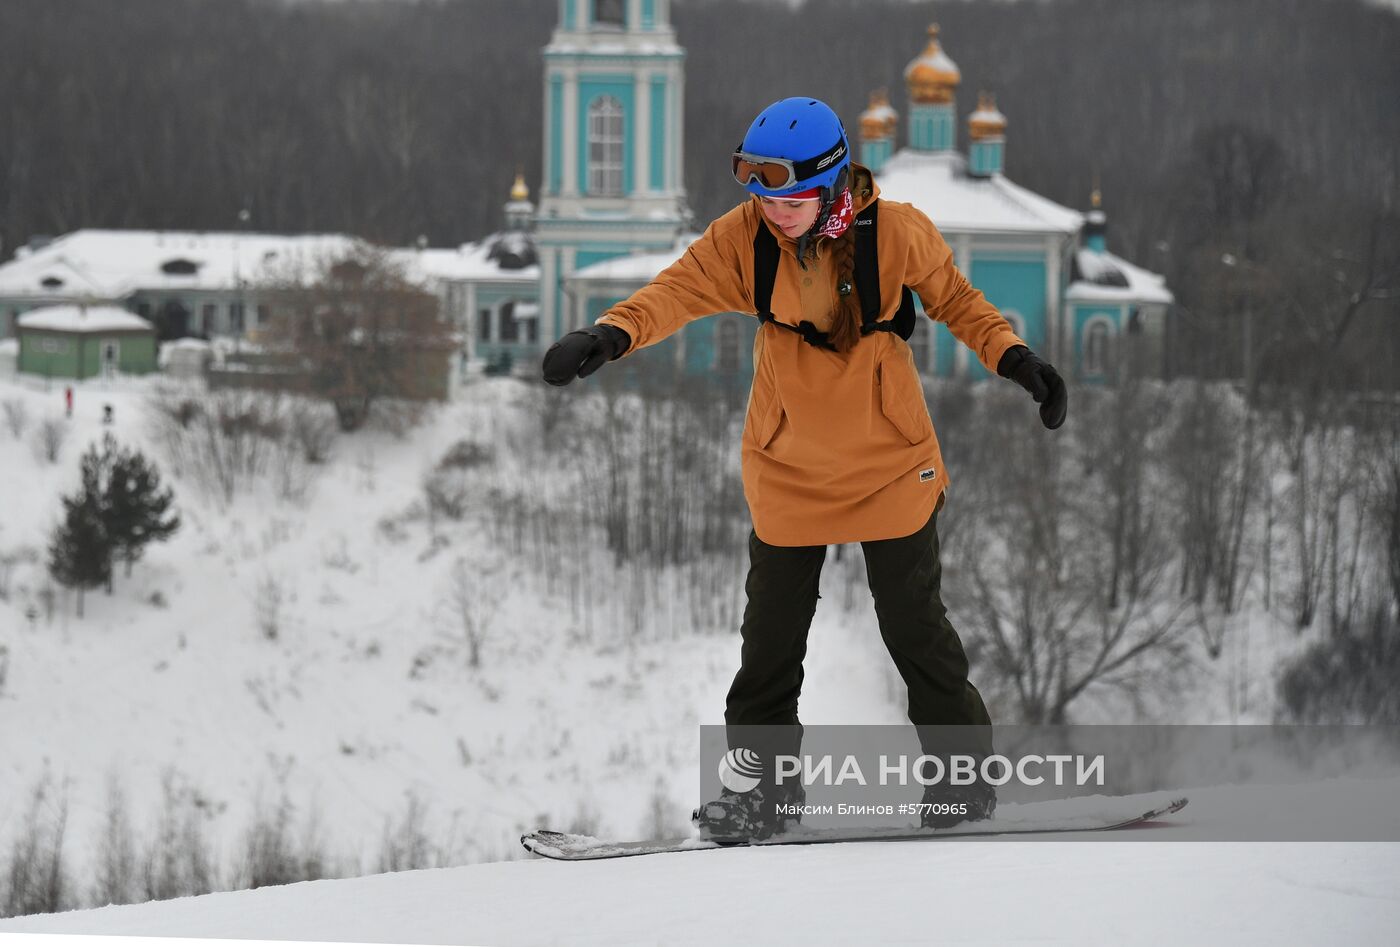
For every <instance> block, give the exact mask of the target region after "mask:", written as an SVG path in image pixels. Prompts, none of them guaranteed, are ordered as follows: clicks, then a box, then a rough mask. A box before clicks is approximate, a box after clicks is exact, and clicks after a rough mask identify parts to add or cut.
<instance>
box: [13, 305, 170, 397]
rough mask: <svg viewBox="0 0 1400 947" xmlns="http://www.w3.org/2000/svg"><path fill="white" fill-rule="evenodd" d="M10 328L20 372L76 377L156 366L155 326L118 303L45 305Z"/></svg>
mask: <svg viewBox="0 0 1400 947" xmlns="http://www.w3.org/2000/svg"><path fill="white" fill-rule="evenodd" d="M15 327H16V329H17V334H18V336H19V370H20V372H21V373H27V374H32V375H42V376H44V377H46V378H72V379H77V380H82V379H84V378H94V377H98V376H111V375H116V374H122V375H144V374H147V373H148V372H153V371H155V370H156V367H157V366H156V330H155V326H153V325H151V323H149V322H147V321H146V320H145V319H142V318H141V317H140V316H138V315H136V314H135V313H132V312H128V311H127V310H125V309H123V308H121V307H120V306H116V305H112V304H102V305H93V306H84V305H72V306H45V307H42V308H40V309H32V310H30V311H29V312H27V313H25V314H24V315H22V316H20V317H19V319H18V320H17V321H16V323H15Z"/></svg>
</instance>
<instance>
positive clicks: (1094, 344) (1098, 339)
mask: <svg viewBox="0 0 1400 947" xmlns="http://www.w3.org/2000/svg"><path fill="white" fill-rule="evenodd" d="M1112 344H1113V330H1112V327H1110V326H1109V324H1108V320H1107V319H1095V320H1094V321H1093V322H1091V323H1089V325H1088V326H1086V327H1085V329H1084V374H1086V375H1102V374H1104V373H1105V372H1106V371H1107V370H1108V361H1109V356H1110V352H1109V349H1110V346H1111V345H1112Z"/></svg>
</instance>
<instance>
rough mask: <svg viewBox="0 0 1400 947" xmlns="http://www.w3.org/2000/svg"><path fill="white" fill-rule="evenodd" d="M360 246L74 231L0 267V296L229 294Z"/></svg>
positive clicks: (309, 270) (300, 238)
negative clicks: (164, 292)
mask: <svg viewBox="0 0 1400 947" xmlns="http://www.w3.org/2000/svg"><path fill="white" fill-rule="evenodd" d="M359 245H360V244H359V243H358V241H356V240H355V239H354V238H353V237H348V236H344V235H341V234H309V235H297V236H287V235H276V234H245V233H206V232H197V231H156V230H78V231H75V232H73V233H70V234H67V235H66V236H63V237H59V238H58V239H57V240H54V241H53V242H52V243H50V244H48V245H47V246H45V247H42V248H41V249H37V250H32V251H31V250H29V249H28V248H24V247H22V248H20V249H19V251H18V252H17V253H16V255H15V259H13V260H10V261H8V262H6V263H4V264H0V296H9V297H23V298H35V297H38V298H51V299H71V298H74V297H82V296H87V297H98V298H104V299H120V298H122V297H124V296H127V295H129V294H131V293H133V292H135V291H137V290H143V289H144V290H192V289H193V290H214V291H218V290H233V289H236V288H238V286H239V284H240V282H241V283H242V284H243V285H253V286H257V285H261V284H268V283H276V282H284V281H286V280H288V279H293V278H300V277H306V276H311V275H313V274H314V273H315V272H316V271H317V270H318V268H319V266H320V265H321V264H323V263H325V262H326V261H327V260H329V259H334V258H336V257H341V256H344V255H346V254H348V253H350V252H352V251H353V250H354V249H355V248H356V247H357V246H359Z"/></svg>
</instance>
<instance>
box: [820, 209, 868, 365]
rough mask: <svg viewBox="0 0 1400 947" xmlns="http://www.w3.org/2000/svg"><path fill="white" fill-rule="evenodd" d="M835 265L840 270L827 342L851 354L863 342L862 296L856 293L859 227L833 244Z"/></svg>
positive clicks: (832, 260)
mask: <svg viewBox="0 0 1400 947" xmlns="http://www.w3.org/2000/svg"><path fill="white" fill-rule="evenodd" d="M831 262H832V266H833V268H834V269H835V270H836V307H835V308H834V309H833V310H832V312H831V329H830V331H829V332H827V340H828V341H830V342H831V344H832V345H833V346H834V347H835V348H836V351H838V352H849V351H850V350H851V349H853V348H855V344H856V343H857V342H859V341H860V324H861V308H860V296H859V294H857V293H856V290H855V286H856V272H855V271H856V266H855V263H856V228H855V227H847V228H846V232H845V233H843V234H841V236H839V237H837V238H836V239H835V240H833V241H832V246H831Z"/></svg>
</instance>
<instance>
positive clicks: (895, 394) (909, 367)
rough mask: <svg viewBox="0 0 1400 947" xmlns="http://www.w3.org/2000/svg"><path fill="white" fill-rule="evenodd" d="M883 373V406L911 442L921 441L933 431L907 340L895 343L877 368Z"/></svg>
mask: <svg viewBox="0 0 1400 947" xmlns="http://www.w3.org/2000/svg"><path fill="white" fill-rule="evenodd" d="M876 371H877V373H878V374H879V377H880V410H881V412H883V413H884V415H885V417H886V418H888V419H889V422H890V423H891V424H893V425H894V426H895V429H896V430H898V431H899V433H900V434H903V435H904V439H905V440H907V441H908V442H909V443H910V444H921V443H923V442H924V441H925V440H927V439H928V438H929V437H930V436H931V435H932V434H933V422H932V421H931V420H929V416H928V405H927V404H926V403H925V402H924V389H923V386H922V385H921V384H920V383H919V373H918V371H917V370H916V369H915V368H914V357H913V353H912V352H910V351H909V347H908V346H906V345H904V344H903V343H899V344H898V345H897V346H893V347H892V348H891V349H890V351H889V352H888V353H887V354H886V355H885V357H884V358H882V359H881V360H880V364H879V366H878V368H877V369H876Z"/></svg>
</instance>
